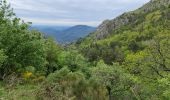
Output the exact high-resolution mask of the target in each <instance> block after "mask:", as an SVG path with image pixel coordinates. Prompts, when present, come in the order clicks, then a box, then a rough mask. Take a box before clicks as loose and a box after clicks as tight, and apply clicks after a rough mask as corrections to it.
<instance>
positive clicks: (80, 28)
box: [31, 25, 96, 43]
mask: <svg viewBox="0 0 170 100" xmlns="http://www.w3.org/2000/svg"><path fill="white" fill-rule="evenodd" d="M31 29H37V30H39V31H41V32H43V33H45V35H47V36H51V37H54V38H55V39H56V40H57V42H59V43H70V42H74V41H76V40H78V39H79V38H83V37H85V36H87V35H88V34H89V33H91V32H94V31H95V29H96V28H94V27H90V26H86V25H77V26H73V27H58V26H33V27H31Z"/></svg>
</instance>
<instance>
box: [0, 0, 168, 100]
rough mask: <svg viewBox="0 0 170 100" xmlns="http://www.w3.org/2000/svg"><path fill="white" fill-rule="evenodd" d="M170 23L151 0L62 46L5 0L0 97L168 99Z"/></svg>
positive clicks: (0, 0) (0, 23) (0, 12)
mask: <svg viewBox="0 0 170 100" xmlns="http://www.w3.org/2000/svg"><path fill="white" fill-rule="evenodd" d="M169 24H170V0H151V1H150V2H149V3H148V4H146V5H144V6H143V7H141V8H139V9H137V10H135V11H132V12H128V13H124V14H123V15H121V16H119V17H117V18H115V19H113V20H107V21H104V22H103V24H101V25H100V26H99V27H98V29H97V31H96V32H94V33H91V34H90V35H88V36H87V37H86V38H84V39H81V40H79V41H77V42H76V43H75V44H71V45H68V46H65V47H62V46H60V45H59V44H57V43H56V42H55V41H54V40H53V39H51V38H45V37H44V35H43V34H42V33H40V32H37V31H36V30H29V27H30V24H29V23H25V22H24V21H22V20H21V19H20V18H17V17H16V16H15V13H14V12H13V10H12V8H11V7H10V6H9V4H8V3H7V2H6V1H4V0H0V100H169V99H170V26H169Z"/></svg>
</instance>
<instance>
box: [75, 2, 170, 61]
mask: <svg viewBox="0 0 170 100" xmlns="http://www.w3.org/2000/svg"><path fill="white" fill-rule="evenodd" d="M169 23H170V0H151V1H150V2H149V3H147V4H145V5H144V6H143V7H141V8H139V9H137V10H135V11H131V12H128V13H124V14H122V15H121V16H119V17H117V18H115V19H113V20H106V21H104V22H103V23H102V24H101V25H100V26H99V27H98V28H97V31H96V32H94V33H92V34H90V35H89V36H88V37H86V38H84V39H82V40H81V41H79V42H77V46H78V47H79V48H81V52H82V53H83V54H84V55H85V56H86V57H88V58H89V60H90V61H96V60H100V59H103V60H104V61H105V63H107V64H112V63H113V62H119V63H123V62H124V61H125V60H126V57H127V56H128V54H129V53H136V52H140V51H143V50H145V49H146V48H148V47H149V46H150V45H151V43H152V42H153V41H156V40H155V39H156V38H159V37H164V38H165V37H169V33H170V26H169Z"/></svg>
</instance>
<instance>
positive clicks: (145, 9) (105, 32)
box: [94, 0, 170, 40]
mask: <svg viewBox="0 0 170 100" xmlns="http://www.w3.org/2000/svg"><path fill="white" fill-rule="evenodd" d="M167 6H170V0H151V1H150V2H149V3H147V4H145V5H144V6H142V7H141V8H139V9H137V10H135V11H132V12H128V13H124V14H122V15H121V16H119V17H117V18H115V19H113V20H105V21H104V22H103V23H102V24H101V25H99V27H98V28H97V31H96V32H95V33H94V34H95V37H94V38H95V39H97V40H100V39H103V38H106V37H108V36H109V35H110V33H112V31H113V30H115V29H118V28H120V27H122V26H124V25H127V24H129V23H134V22H135V21H136V19H138V18H137V16H138V15H140V14H146V13H149V12H152V11H154V10H156V9H162V8H164V7H167Z"/></svg>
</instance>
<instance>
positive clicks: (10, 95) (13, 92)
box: [0, 82, 39, 100]
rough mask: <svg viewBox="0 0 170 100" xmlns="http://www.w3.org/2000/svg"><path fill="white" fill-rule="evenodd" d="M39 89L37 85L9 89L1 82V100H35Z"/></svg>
mask: <svg viewBox="0 0 170 100" xmlns="http://www.w3.org/2000/svg"><path fill="white" fill-rule="evenodd" d="M38 87H39V85H35V84H24V85H18V86H16V87H14V88H12V89H7V88H5V86H4V85H3V83H2V82H0V100H35V99H36V93H35V92H36V90H37V89H38Z"/></svg>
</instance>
